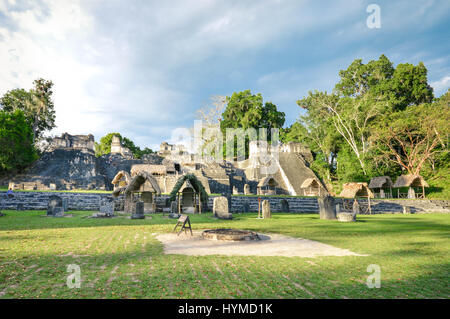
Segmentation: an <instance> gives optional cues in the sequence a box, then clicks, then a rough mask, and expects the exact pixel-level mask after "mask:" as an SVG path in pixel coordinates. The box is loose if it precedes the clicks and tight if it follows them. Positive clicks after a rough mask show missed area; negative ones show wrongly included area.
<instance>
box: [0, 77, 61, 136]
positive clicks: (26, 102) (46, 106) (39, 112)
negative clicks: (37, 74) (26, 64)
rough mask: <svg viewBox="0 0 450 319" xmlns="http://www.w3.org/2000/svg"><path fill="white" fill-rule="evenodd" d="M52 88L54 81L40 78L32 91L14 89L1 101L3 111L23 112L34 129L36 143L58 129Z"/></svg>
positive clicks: (34, 83)
mask: <svg viewBox="0 0 450 319" xmlns="http://www.w3.org/2000/svg"><path fill="white" fill-rule="evenodd" d="M52 88H53V82H52V81H47V80H44V79H42V78H40V79H37V80H35V81H33V88H32V89H31V90H30V91H26V90H24V89H14V90H11V91H8V92H6V94H5V95H4V96H3V97H2V98H1V99H0V104H1V107H2V109H3V111H6V112H13V111H15V110H22V111H23V113H24V114H25V116H26V118H27V119H28V121H29V123H30V125H31V127H32V131H33V141H34V142H36V141H37V140H39V139H40V138H42V135H43V133H44V132H45V131H47V130H51V129H52V128H54V127H56V125H55V108H54V103H53V100H52V95H53V91H52Z"/></svg>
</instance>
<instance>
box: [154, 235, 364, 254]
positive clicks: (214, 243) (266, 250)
mask: <svg viewBox="0 0 450 319" xmlns="http://www.w3.org/2000/svg"><path fill="white" fill-rule="evenodd" d="M201 234H202V232H201V231H194V236H191V235H186V234H180V235H179V236H177V234H175V233H172V234H160V235H158V236H156V239H158V240H159V241H160V242H162V243H163V245H164V253H165V254H179V255H194V256H205V255H227V256H286V257H319V256H367V255H360V254H356V253H354V252H352V251H350V250H348V249H341V248H338V247H334V246H331V245H327V244H322V243H319V242H317V241H314V240H309V239H302V238H293V237H288V236H283V235H278V234H270V235H265V234H258V235H260V237H261V238H263V240H259V241H240V242H229V241H218V240H207V239H204V238H202V237H201Z"/></svg>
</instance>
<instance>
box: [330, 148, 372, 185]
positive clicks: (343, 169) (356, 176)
mask: <svg viewBox="0 0 450 319" xmlns="http://www.w3.org/2000/svg"><path fill="white" fill-rule="evenodd" d="M336 176H337V178H338V180H339V182H341V183H346V182H365V181H367V179H368V176H366V175H365V173H364V172H363V170H362V168H361V165H359V162H358V159H357V158H356V156H355V155H354V153H353V152H352V150H351V149H350V147H349V146H347V145H345V144H343V145H342V147H341V149H340V150H339V153H338V155H337V168H336Z"/></svg>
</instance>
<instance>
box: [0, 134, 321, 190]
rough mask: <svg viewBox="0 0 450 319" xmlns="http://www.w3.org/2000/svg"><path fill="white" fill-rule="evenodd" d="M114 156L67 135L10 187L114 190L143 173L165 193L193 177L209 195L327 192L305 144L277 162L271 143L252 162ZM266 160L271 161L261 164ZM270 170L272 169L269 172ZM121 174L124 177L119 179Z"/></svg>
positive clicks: (253, 151)
mask: <svg viewBox="0 0 450 319" xmlns="http://www.w3.org/2000/svg"><path fill="white" fill-rule="evenodd" d="M112 142H113V143H112V145H111V153H110V154H106V155H103V156H100V157H96V156H95V152H94V137H93V136H92V135H70V134H67V133H64V134H62V136H61V137H56V138H54V139H53V141H52V142H51V143H50V148H49V151H47V152H45V153H44V154H43V155H42V156H41V158H40V159H39V160H38V161H36V162H35V163H34V164H33V165H32V166H31V167H30V168H29V169H28V170H27V171H26V172H24V173H23V174H20V175H16V176H14V177H13V178H11V179H9V181H0V182H3V183H6V182H9V186H10V187H11V188H13V189H24V190H71V189H90V190H95V189H97V190H113V189H114V187H115V185H113V184H112V181H113V180H114V181H115V182H119V181H121V183H126V182H127V179H128V180H129V179H131V178H133V177H134V176H136V175H137V174H139V173H140V172H144V173H145V174H149V175H151V176H152V177H153V178H154V179H155V180H156V181H157V183H158V185H159V188H160V190H161V193H170V192H171V191H172V189H173V187H174V185H175V184H176V182H177V181H178V179H179V178H180V177H181V176H183V175H186V174H193V175H195V176H196V177H197V179H198V180H199V181H200V182H201V183H202V185H203V186H204V188H205V190H206V191H207V193H209V194H230V193H233V194H244V193H245V194H246V195H247V194H270V195H271V194H285V195H297V196H300V195H318V194H319V193H320V192H322V193H325V192H326V188H325V187H324V185H323V184H322V183H321V182H320V180H319V179H318V178H317V176H316V175H315V174H314V172H313V171H312V170H311V169H310V168H309V164H310V163H311V161H312V159H313V158H312V154H311V151H310V150H309V149H307V148H305V147H304V146H303V145H302V144H300V143H294V142H290V143H287V144H281V146H280V147H279V148H278V152H277V153H278V156H274V151H273V150H271V149H270V147H269V146H268V145H267V142H263V141H253V142H250V148H249V151H250V152H249V158H248V159H245V160H242V161H234V162H228V161H223V162H221V163H211V162H209V161H204V160H202V159H198V158H197V156H195V154H189V153H188V152H187V151H186V150H185V149H184V148H183V147H182V146H178V145H171V144H168V143H166V142H163V143H162V144H161V147H160V150H159V151H158V153H156V154H148V155H145V156H143V158H141V159H136V158H133V155H132V153H131V152H130V151H129V150H128V149H127V148H125V147H123V146H122V145H121V144H120V140H119V139H118V138H117V139H114V140H113V141H112ZM261 158H266V159H268V161H263V162H264V163H261ZM269 168H270V169H269ZM119 173H120V176H116V175H118V174H119Z"/></svg>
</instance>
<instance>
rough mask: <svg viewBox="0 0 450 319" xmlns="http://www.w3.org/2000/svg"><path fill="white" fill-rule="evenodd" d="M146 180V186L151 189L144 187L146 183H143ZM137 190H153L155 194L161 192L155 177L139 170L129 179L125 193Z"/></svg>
mask: <svg viewBox="0 0 450 319" xmlns="http://www.w3.org/2000/svg"><path fill="white" fill-rule="evenodd" d="M146 182H148V184H150V185H148V184H147V185H148V186H151V189H145V188H146V187H145V186H146V185H144V184H145V183H146ZM139 191H141V192H142V191H153V192H154V193H156V194H157V195H160V194H161V189H160V188H159V185H158V182H157V181H156V179H155V178H154V177H153V176H152V175H150V174H148V173H146V172H140V173H138V174H137V175H136V176H135V177H133V179H132V180H131V182H130V184H129V185H128V186H127V188H126V189H125V194H130V193H133V192H139Z"/></svg>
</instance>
